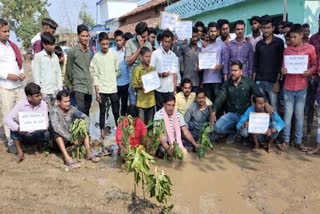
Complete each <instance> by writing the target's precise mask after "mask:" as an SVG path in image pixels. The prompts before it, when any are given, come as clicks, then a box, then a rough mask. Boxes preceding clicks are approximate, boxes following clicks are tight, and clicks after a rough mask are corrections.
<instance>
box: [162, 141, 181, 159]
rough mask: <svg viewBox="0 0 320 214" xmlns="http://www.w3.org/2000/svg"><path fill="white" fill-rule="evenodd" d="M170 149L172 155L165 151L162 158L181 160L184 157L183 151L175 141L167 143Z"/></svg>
mask: <svg viewBox="0 0 320 214" xmlns="http://www.w3.org/2000/svg"><path fill="white" fill-rule="evenodd" d="M169 146H170V148H171V149H173V153H172V155H170V154H168V152H166V153H165V155H164V159H165V160H169V161H172V160H180V161H182V160H183V158H184V153H183V151H182V149H181V148H180V146H179V144H178V143H177V142H176V141H173V144H170V145H169Z"/></svg>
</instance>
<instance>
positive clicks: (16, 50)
mask: <svg viewBox="0 0 320 214" xmlns="http://www.w3.org/2000/svg"><path fill="white" fill-rule="evenodd" d="M9 44H10V46H11V48H12V49H13V52H14V54H15V55H16V60H17V63H18V66H19V69H20V70H21V68H22V56H21V54H20V50H19V48H18V46H17V45H16V44H14V43H13V42H11V41H9Z"/></svg>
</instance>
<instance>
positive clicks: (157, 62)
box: [150, 30, 180, 110]
mask: <svg viewBox="0 0 320 214" xmlns="http://www.w3.org/2000/svg"><path fill="white" fill-rule="evenodd" d="M172 42H173V33H172V32H171V31H170V30H165V31H163V33H162V39H161V46H160V48H159V49H157V50H155V51H154V52H153V53H152V55H151V62H150V65H151V66H152V67H154V68H155V71H157V73H158V76H159V77H160V82H161V87H160V88H158V89H156V91H155V96H156V106H157V110H160V109H161V108H162V105H163V99H164V97H165V96H168V95H173V94H174V93H176V89H177V74H178V73H179V71H180V68H179V62H178V57H177V56H176V54H175V53H174V52H173V51H171V50H170V48H171V46H172Z"/></svg>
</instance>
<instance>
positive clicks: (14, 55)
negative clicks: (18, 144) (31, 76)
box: [0, 19, 25, 148]
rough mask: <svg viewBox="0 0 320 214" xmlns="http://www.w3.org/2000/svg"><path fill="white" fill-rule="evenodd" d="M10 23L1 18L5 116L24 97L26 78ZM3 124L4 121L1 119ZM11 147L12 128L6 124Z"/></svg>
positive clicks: (0, 100)
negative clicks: (11, 36) (11, 33)
mask: <svg viewBox="0 0 320 214" xmlns="http://www.w3.org/2000/svg"><path fill="white" fill-rule="evenodd" d="M9 35H10V28H9V23H8V22H7V21H6V20H4V19H0V104H1V109H2V112H1V113H2V116H3V117H5V116H6V115H7V114H8V113H9V112H10V110H11V109H12V108H13V107H14V106H15V104H16V102H17V101H19V100H20V99H21V98H22V97H23V90H22V81H23V80H24V79H25V75H24V73H23V68H22V57H21V54H20V51H19V49H18V47H17V45H16V44H14V43H12V42H11V41H10V40H9ZM0 125H1V126H2V125H3V121H1V124H0ZM4 131H5V136H6V138H7V139H6V140H7V142H8V146H9V148H11V146H12V145H13V144H12V142H11V141H10V130H9V128H8V127H7V126H6V125H4Z"/></svg>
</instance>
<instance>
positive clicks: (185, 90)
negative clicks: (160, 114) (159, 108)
mask: <svg viewBox="0 0 320 214" xmlns="http://www.w3.org/2000/svg"><path fill="white" fill-rule="evenodd" d="M195 100H196V93H194V92H192V82H191V80H190V79H188V78H185V79H183V80H182V82H181V91H180V92H179V93H177V94H176V109H177V111H178V112H180V114H182V116H184V115H185V113H186V111H187V109H188V108H189V106H190V105H191V104H192V103H193V102H194V101H195ZM205 102H206V105H207V106H212V102H211V101H210V99H208V98H207V97H206V100H205Z"/></svg>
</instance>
